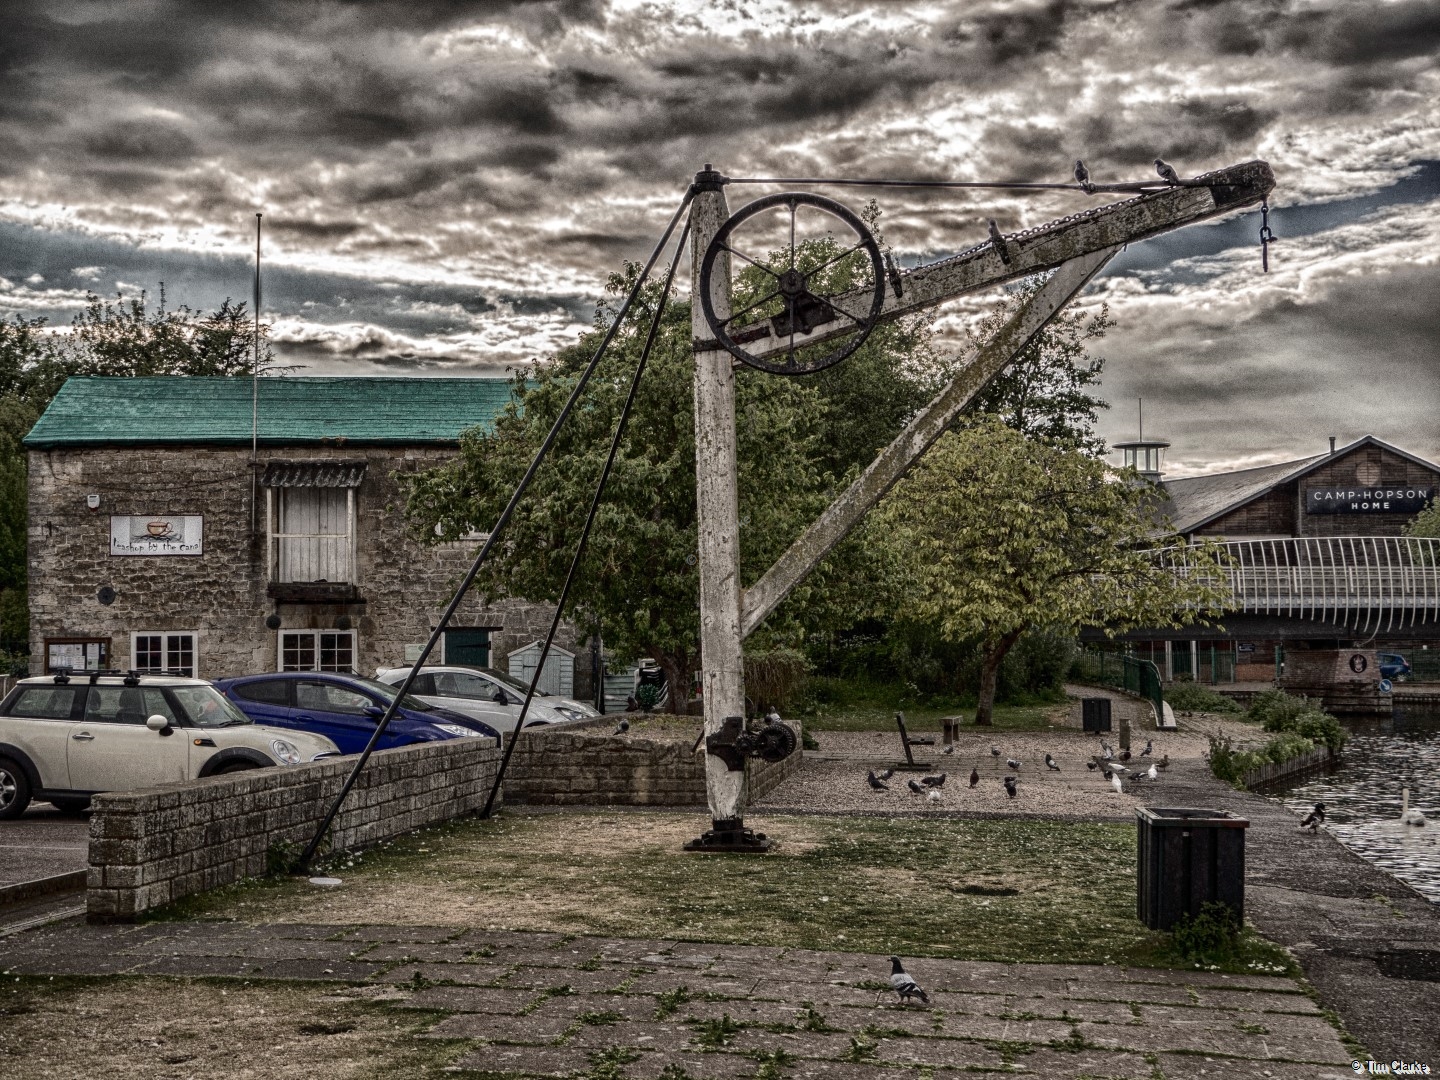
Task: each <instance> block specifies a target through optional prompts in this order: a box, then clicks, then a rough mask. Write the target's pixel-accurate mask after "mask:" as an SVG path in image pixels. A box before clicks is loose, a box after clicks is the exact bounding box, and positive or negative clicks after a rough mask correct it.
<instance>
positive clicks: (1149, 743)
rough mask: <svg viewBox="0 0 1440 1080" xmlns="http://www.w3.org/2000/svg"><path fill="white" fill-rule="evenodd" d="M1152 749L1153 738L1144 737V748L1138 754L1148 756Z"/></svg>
mask: <svg viewBox="0 0 1440 1080" xmlns="http://www.w3.org/2000/svg"><path fill="white" fill-rule="evenodd" d="M1154 749H1155V740H1154V739H1146V740H1145V749H1144V750H1141V751H1140V756H1141V757H1149V756H1150V753H1151V751H1152V750H1154Z"/></svg>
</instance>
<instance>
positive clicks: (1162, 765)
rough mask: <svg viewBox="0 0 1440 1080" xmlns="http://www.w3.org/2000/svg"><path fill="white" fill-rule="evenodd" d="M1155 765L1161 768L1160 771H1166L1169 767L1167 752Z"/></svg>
mask: <svg viewBox="0 0 1440 1080" xmlns="http://www.w3.org/2000/svg"><path fill="white" fill-rule="evenodd" d="M1155 764H1157V765H1159V766H1160V768H1162V769H1168V768H1169V767H1170V755H1169V753H1168V752H1167V753H1166V754H1165V756H1164V757H1162V758H1161V759H1160V760H1159V761H1157V762H1156V763H1155Z"/></svg>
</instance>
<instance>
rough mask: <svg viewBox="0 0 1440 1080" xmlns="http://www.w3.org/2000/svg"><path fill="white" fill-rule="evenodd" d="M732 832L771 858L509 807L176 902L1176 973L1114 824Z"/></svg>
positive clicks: (259, 911)
mask: <svg viewBox="0 0 1440 1080" xmlns="http://www.w3.org/2000/svg"><path fill="white" fill-rule="evenodd" d="M747 824H751V825H752V826H754V827H756V828H759V829H762V830H763V831H765V832H768V833H770V834H771V835H773V836H776V837H778V838H779V839H780V848H779V850H778V852H777V853H776V854H773V855H769V856H763V857H756V856H746V855H695V854H689V853H686V852H684V851H682V850H681V845H682V844H683V843H684V842H685V841H686V840H688V839H691V838H692V837H694V836H695V835H697V834H698V833H699V831H700V830H701V829H702V828H703V827H704V821H703V819H702V818H701V817H700V816H699V815H695V814H689V813H679V812H673V811H657V812H654V813H643V814H637V813H605V812H603V811H601V812H596V811H590V812H584V813H523V812H516V811H507V812H506V813H505V814H504V815H502V816H500V817H498V818H493V819H490V820H486V821H480V820H474V819H472V820H469V821H465V822H461V823H457V824H454V825H451V826H448V827H446V828H444V829H434V830H430V831H429V832H427V833H426V834H424V835H423V836H421V837H417V838H406V839H404V840H401V841H398V842H396V843H395V844H393V845H391V846H390V847H389V848H387V849H386V850H385V851H384V852H381V853H376V854H375V855H374V856H372V857H371V858H369V859H367V860H366V863H365V865H364V866H363V867H356V868H355V869H354V870H353V871H351V872H350V873H349V874H348V876H347V877H346V879H345V884H344V885H343V886H342V887H340V888H337V889H324V890H321V889H315V888H312V887H309V886H307V885H305V884H304V883H303V882H295V883H281V884H275V883H265V884H263V885H256V886H254V887H253V889H252V890H251V891H250V892H248V893H247V892H246V891H245V890H243V889H230V890H225V891H223V892H221V893H219V894H215V895H213V896H212V897H210V898H199V897H197V898H191V901H190V902H189V903H188V907H187V909H188V910H189V911H191V912H192V913H194V914H198V915H203V916H205V917H209V918H217V917H218V918H234V919H241V920H246V921H255V922H267V921H295V922H313V923H339V924H350V923H357V922H371V923H387V922H388V923H396V924H406V923H413V922H417V921H423V922H425V923H442V924H453V925H455V926H457V927H458V926H475V927H479V928H493V929H512V930H536V931H540V930H548V931H558V932H562V933H572V934H573V933H581V934H594V935H597V936H608V935H617V936H621V937H636V936H648V937H657V938H678V939H682V940H688V941H713V942H735V943H746V944H755V945H776V946H794V947H798V948H808V949H841V950H845V951H856V952H871V953H878V954H880V955H882V956H883V955H889V954H890V953H899V954H901V955H907V956H940V957H953V958H956V959H963V960H995V961H1029V962H1041V963H1044V962H1054V963H1105V962H1112V963H1140V964H1148V965H1153V966H1168V965H1171V964H1174V963H1176V962H1177V961H1175V960H1174V959H1173V958H1172V957H1169V956H1168V955H1166V954H1164V953H1162V951H1161V950H1162V946H1163V945H1164V944H1165V941H1166V940H1167V939H1166V938H1165V936H1164V935H1160V934H1155V933H1152V932H1150V931H1148V930H1146V929H1145V928H1144V927H1143V926H1142V925H1141V924H1140V923H1139V922H1138V921H1137V920H1136V919H1135V916H1134V911H1135V877H1134V865H1135V830H1134V827H1133V826H1130V825H1101V824H1073V823H1064V824H1062V823H1055V822H1046V821H974V820H956V819H940V820H937V819H929V820H916V819H908V818H906V819H885V818H845V817H834V818H831V817H809V816H806V817H784V816H773V817H772V816H765V817H761V816H758V815H757V816H756V817H755V818H753V819H747ZM422 847H423V848H425V849H426V850H425V851H424V852H421V851H419V849H420V848H422ZM1101 868H1103V869H1101ZM757 912H763V913H764V914H763V916H757ZM1248 959H1249V958H1247V960H1248ZM1185 966H1189V965H1188V964H1186V965H1185ZM1237 970H1247V969H1246V968H1244V967H1243V965H1242V966H1241V967H1239V968H1237ZM406 974H408V972H407V973H406ZM876 978H877V979H881V980H883V978H884V973H881V972H877V975H876ZM883 985H886V984H883V982H882V986H883ZM691 995H692V996H693V997H699V996H700V994H699V993H697V992H696V988H694V987H692V989H691ZM679 1004H680V1002H679V1000H678V998H677V1001H676V1005H677V1006H678V1005H679Z"/></svg>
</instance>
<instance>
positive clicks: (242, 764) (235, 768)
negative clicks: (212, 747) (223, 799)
mask: <svg viewBox="0 0 1440 1080" xmlns="http://www.w3.org/2000/svg"><path fill="white" fill-rule="evenodd" d="M259 767H260V766H259V765H256V764H255V763H254V762H253V761H232V762H230V764H228V765H221V766H220V767H219V768H218V769H216V770H215V771H214V772H213V773H211V774H210V775H211V776H224V775H225V774H226V773H232V772H249V771H250V770H251V769H258V768H259Z"/></svg>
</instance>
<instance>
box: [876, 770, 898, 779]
mask: <svg viewBox="0 0 1440 1080" xmlns="http://www.w3.org/2000/svg"><path fill="white" fill-rule="evenodd" d="M875 775H876V776H878V777H879V778H880V779H881V780H889V779H890V777H892V776H894V775H895V770H894V769H886V770H885V771H884V772H882V773H876V774H875Z"/></svg>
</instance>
